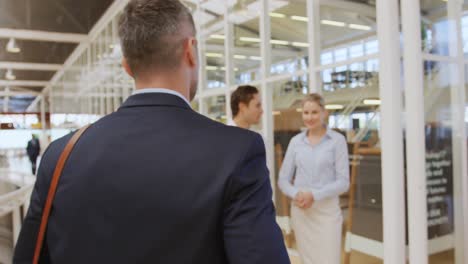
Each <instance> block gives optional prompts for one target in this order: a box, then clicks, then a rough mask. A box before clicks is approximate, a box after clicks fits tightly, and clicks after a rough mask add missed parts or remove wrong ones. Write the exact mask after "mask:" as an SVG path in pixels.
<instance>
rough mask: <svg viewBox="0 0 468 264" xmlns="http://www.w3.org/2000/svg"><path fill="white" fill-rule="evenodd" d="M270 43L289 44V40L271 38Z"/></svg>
mask: <svg viewBox="0 0 468 264" xmlns="http://www.w3.org/2000/svg"><path fill="white" fill-rule="evenodd" d="M270 43H271V44H276V45H289V41H285V40H277V39H272V40H270Z"/></svg>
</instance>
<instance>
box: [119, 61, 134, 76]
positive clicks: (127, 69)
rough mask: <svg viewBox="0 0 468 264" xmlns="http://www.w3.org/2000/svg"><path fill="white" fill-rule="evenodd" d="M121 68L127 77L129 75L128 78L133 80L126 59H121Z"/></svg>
mask: <svg viewBox="0 0 468 264" xmlns="http://www.w3.org/2000/svg"><path fill="white" fill-rule="evenodd" d="M122 67H123V68H124V69H125V72H126V73H127V74H128V75H130V77H132V78H135V77H134V76H133V71H132V69H131V68H130V65H128V62H127V59H126V58H123V59H122Z"/></svg>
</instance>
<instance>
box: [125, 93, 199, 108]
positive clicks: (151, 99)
mask: <svg viewBox="0 0 468 264" xmlns="http://www.w3.org/2000/svg"><path fill="white" fill-rule="evenodd" d="M139 106H172V107H179V108H185V109H192V108H191V107H190V106H189V105H187V102H185V101H184V100H183V99H182V98H180V97H178V96H176V95H173V94H166V93H141V94H134V95H132V96H130V97H128V99H127V100H125V102H124V103H123V104H122V106H121V107H120V108H127V107H139Z"/></svg>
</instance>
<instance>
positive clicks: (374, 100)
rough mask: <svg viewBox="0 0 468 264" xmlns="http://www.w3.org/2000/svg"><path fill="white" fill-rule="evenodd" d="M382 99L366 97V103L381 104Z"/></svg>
mask: <svg viewBox="0 0 468 264" xmlns="http://www.w3.org/2000/svg"><path fill="white" fill-rule="evenodd" d="M380 103H381V101H380V100H379V99H364V104H365V105H380Z"/></svg>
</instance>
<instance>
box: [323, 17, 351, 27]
mask: <svg viewBox="0 0 468 264" xmlns="http://www.w3.org/2000/svg"><path fill="white" fill-rule="evenodd" d="M320 23H322V24H323V25H329V26H335V27H344V26H346V23H344V22H340V21H333V20H326V19H323V20H321V21H320Z"/></svg>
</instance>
